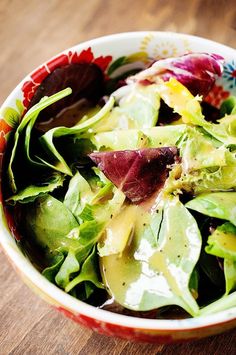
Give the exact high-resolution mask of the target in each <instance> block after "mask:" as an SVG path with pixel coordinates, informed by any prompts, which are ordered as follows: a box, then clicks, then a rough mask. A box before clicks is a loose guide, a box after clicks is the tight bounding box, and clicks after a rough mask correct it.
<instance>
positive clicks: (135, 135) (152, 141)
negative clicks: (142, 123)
mask: <svg viewBox="0 0 236 355" xmlns="http://www.w3.org/2000/svg"><path fill="white" fill-rule="evenodd" d="M185 130H186V125H177V126H159V127H153V128H143V129H140V130H138V129H127V130H117V131H113V132H101V133H97V134H95V135H94V136H91V137H90V139H91V141H92V143H93V144H94V146H95V147H96V149H97V150H104V149H106V150H126V149H138V148H156V147H169V146H175V145H176V143H177V142H178V140H179V139H180V138H181V137H182V135H183V133H184V132H185Z"/></svg>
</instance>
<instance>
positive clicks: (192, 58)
mask: <svg viewBox="0 0 236 355" xmlns="http://www.w3.org/2000/svg"><path fill="white" fill-rule="evenodd" d="M223 63H224V58H223V57H221V56H220V55H218V54H207V53H191V54H185V55H183V56H181V57H177V58H167V59H161V60H158V61H156V62H154V63H153V64H152V66H151V67H150V68H148V69H146V70H144V71H142V72H140V73H138V74H136V75H134V76H132V77H130V78H128V79H127V83H132V82H139V83H143V84H144V85H147V84H149V83H155V82H157V83H158V81H159V79H162V80H164V81H168V80H169V79H170V78H175V79H176V80H178V81H179V82H180V83H182V84H183V85H184V86H186V87H187V88H188V89H189V91H190V92H191V93H192V94H193V95H197V94H198V95H203V96H206V95H207V94H208V93H209V91H210V90H211V88H212V87H213V85H214V83H215V81H216V79H217V78H218V77H220V76H221V75H222V72H223Z"/></svg>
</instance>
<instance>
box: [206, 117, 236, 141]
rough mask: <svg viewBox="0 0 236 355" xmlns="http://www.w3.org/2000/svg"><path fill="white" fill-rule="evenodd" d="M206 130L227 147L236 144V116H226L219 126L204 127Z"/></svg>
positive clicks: (209, 125)
mask: <svg viewBox="0 0 236 355" xmlns="http://www.w3.org/2000/svg"><path fill="white" fill-rule="evenodd" d="M204 129H205V130H206V131H207V132H208V133H210V134H211V135H212V136H213V137H215V138H216V139H218V140H219V141H220V142H222V143H224V144H226V145H235V144H236V114H233V115H229V116H227V115H226V116H225V117H223V118H221V119H220V120H219V121H218V124H208V125H204Z"/></svg>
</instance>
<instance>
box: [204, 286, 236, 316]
mask: <svg viewBox="0 0 236 355" xmlns="http://www.w3.org/2000/svg"><path fill="white" fill-rule="evenodd" d="M235 305H236V291H235V292H233V293H231V294H230V295H227V296H224V297H221V298H220V299H218V300H217V301H215V302H213V303H211V304H209V305H208V306H206V307H204V308H202V309H201V310H200V313H199V315H200V316H207V315H210V314H214V313H217V312H221V311H224V310H227V309H229V308H234V307H235Z"/></svg>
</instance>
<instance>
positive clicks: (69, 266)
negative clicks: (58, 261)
mask: <svg viewBox="0 0 236 355" xmlns="http://www.w3.org/2000/svg"><path fill="white" fill-rule="evenodd" d="M79 269H80V264H79V262H78V260H77V258H76V255H75V252H74V251H72V250H69V252H68V254H67V256H66V258H65V260H64V262H63V264H62V265H61V267H60V269H59V271H58V273H57V274H56V276H55V281H56V284H57V285H58V286H60V287H61V288H65V287H66V286H67V285H68V283H69V282H70V277H71V275H72V274H74V273H75V272H77V271H79Z"/></svg>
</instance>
